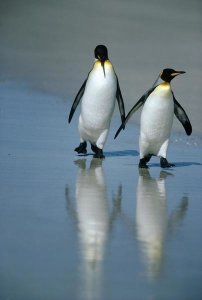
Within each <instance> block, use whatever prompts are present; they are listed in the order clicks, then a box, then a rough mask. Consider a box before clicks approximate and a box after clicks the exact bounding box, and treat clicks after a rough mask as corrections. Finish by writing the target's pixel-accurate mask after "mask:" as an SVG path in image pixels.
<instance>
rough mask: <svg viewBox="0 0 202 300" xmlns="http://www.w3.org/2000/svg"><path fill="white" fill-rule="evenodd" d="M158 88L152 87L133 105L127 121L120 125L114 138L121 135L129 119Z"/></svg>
mask: <svg viewBox="0 0 202 300" xmlns="http://www.w3.org/2000/svg"><path fill="white" fill-rule="evenodd" d="M155 88H156V86H155V87H152V88H151V89H149V90H148V91H147V92H146V93H145V94H144V95H143V96H142V97H141V98H140V99H139V100H138V101H137V103H136V104H135V105H134V106H133V107H132V109H131V110H130V111H129V113H128V114H127V116H126V118H125V121H124V122H123V123H122V124H121V126H120V127H119V129H118V130H117V132H116V134H115V136H114V139H115V138H116V137H117V136H118V135H119V133H120V131H121V130H122V129H124V128H125V125H126V123H127V122H128V120H129V119H130V118H131V117H132V115H133V114H134V113H135V112H136V111H137V110H138V109H139V108H140V107H141V106H142V105H143V104H144V103H145V101H146V100H147V98H148V97H149V95H150V94H151V93H152V92H153V90H154V89H155Z"/></svg>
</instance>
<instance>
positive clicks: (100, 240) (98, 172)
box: [76, 159, 109, 264]
mask: <svg viewBox="0 0 202 300" xmlns="http://www.w3.org/2000/svg"><path fill="white" fill-rule="evenodd" d="M76 164H77V165H78V166H79V173H78V177H77V182H76V205H77V217H78V227H79V237H80V241H81V244H82V249H83V256H84V257H85V259H86V260H87V261H88V262H89V263H91V264H94V263H96V262H98V261H100V260H102V259H103V255H104V246H105V242H106V239H107V234H108V229H109V228H108V227H109V222H108V220H109V214H108V204H107V191H106V183H105V178H104V175H103V170H102V161H101V160H100V159H92V161H91V164H90V168H89V169H86V160H77V161H76Z"/></svg>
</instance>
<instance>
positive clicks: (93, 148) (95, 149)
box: [91, 144, 99, 153]
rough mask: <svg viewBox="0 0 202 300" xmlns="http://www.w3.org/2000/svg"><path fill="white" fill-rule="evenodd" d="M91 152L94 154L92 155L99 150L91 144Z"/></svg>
mask: <svg viewBox="0 0 202 300" xmlns="http://www.w3.org/2000/svg"><path fill="white" fill-rule="evenodd" d="M91 150H92V151H93V152H94V153H97V152H98V150H99V148H98V147H97V146H95V145H93V144H91Z"/></svg>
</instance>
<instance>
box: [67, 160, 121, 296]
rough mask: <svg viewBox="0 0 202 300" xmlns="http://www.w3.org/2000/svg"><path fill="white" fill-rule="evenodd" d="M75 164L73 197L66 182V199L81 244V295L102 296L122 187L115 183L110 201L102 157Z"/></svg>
mask: <svg viewBox="0 0 202 300" xmlns="http://www.w3.org/2000/svg"><path fill="white" fill-rule="evenodd" d="M74 163H75V166H76V167H77V168H78V172H77V177H76V181H75V197H74V196H71V192H70V187H69V186H68V185H67V186H66V188H65V198H66V208H67V213H68V215H69V216H70V217H71V219H72V220H73V221H74V226H75V228H76V232H77V237H78V243H79V246H80V258H81V266H80V270H81V278H82V279H81V280H82V283H81V284H82V286H83V288H82V289H81V291H82V297H83V295H88V297H87V298H88V299H102V297H101V294H102V282H103V278H104V275H103V260H104V257H105V248H106V244H107V242H108V241H109V236H110V232H111V231H112V230H113V226H114V223H115V222H116V219H117V216H118V214H119V210H120V202H121V199H122V186H121V185H119V186H118V188H117V191H116V193H114V195H112V198H111V203H110V202H109V199H108V193H107V184H106V180H105V175H104V171H103V168H102V163H103V160H101V159H97V158H93V159H92V160H91V162H90V165H89V162H88V161H87V160H86V159H78V160H76V161H75V162H74Z"/></svg>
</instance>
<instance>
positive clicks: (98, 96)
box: [81, 62, 117, 129]
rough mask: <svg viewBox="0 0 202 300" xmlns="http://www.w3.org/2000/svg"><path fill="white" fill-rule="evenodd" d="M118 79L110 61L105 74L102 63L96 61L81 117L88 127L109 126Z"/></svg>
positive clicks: (84, 97) (88, 82)
mask: <svg viewBox="0 0 202 300" xmlns="http://www.w3.org/2000/svg"><path fill="white" fill-rule="evenodd" d="M116 89H117V80H116V76H115V73H114V70H113V67H112V65H111V63H110V62H107V63H105V76H104V72H103V69H102V67H101V64H100V63H99V62H96V63H95V66H94V68H93V70H92V71H91V73H90V75H89V78H88V81H87V84H86V89H85V93H84V95H83V98H82V104H81V118H82V121H83V123H84V126H85V127H86V128H87V127H88V128H94V129H96V128H97V129H100V128H102V129H103V128H108V127H109V124H110V121H111V116H112V113H113V111H114V106H115V97H116Z"/></svg>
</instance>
